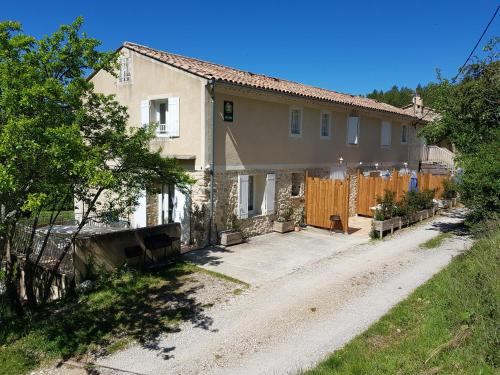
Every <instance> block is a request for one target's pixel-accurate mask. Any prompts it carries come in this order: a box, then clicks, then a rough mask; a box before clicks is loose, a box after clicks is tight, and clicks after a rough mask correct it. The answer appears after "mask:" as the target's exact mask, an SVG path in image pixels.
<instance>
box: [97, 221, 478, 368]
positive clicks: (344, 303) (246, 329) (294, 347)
mask: <svg viewBox="0 0 500 375" xmlns="http://www.w3.org/2000/svg"><path fill="white" fill-rule="evenodd" d="M461 221H462V218H461V217H460V215H450V216H440V217H437V218H436V219H434V220H433V221H432V222H429V223H426V224H421V225H417V226H416V227H413V228H409V229H407V230H403V231H400V232H399V233H398V234H396V235H395V236H393V237H391V238H390V239H388V240H384V241H376V242H374V243H369V244H364V245H357V246H354V247H353V248H352V249H350V250H347V251H344V252H342V253H339V254H336V255H333V256H331V257H327V258H324V259H321V260H319V261H318V262H316V263H314V264H312V265H309V266H307V267H304V268H301V269H299V270H297V271H296V272H294V273H292V274H289V275H286V276H284V277H282V278H280V279H277V280H274V281H272V282H269V283H268V284H265V285H262V286H260V287H258V288H255V287H253V288H250V289H248V290H247V291H245V292H244V293H243V294H242V295H240V296H238V297H237V298H232V299H230V300H229V301H228V302H227V303H222V304H218V305H216V306H214V307H213V308H212V309H210V310H208V311H206V312H205V313H206V314H207V315H209V316H210V318H211V321H212V323H211V325H210V326H209V327H205V328H197V327H193V325H192V324H187V323H186V324H183V325H181V326H180V327H179V328H180V331H179V332H176V333H173V334H168V335H165V336H164V337H163V338H162V339H161V340H160V348H159V349H155V350H151V349H147V348H143V347H141V346H138V345H137V346H133V347H130V348H128V349H126V350H124V351H121V352H118V353H115V354H114V355H112V356H110V357H107V358H102V359H101V360H100V361H99V362H98V364H99V365H104V366H109V367H112V368H115V369H121V370H120V371H111V370H106V369H105V368H102V367H101V368H99V371H100V372H101V373H103V374H108V373H109V374H118V373H123V374H126V373H127V372H129V373H130V372H133V373H139V374H200V373H203V374H235V373H237V374H290V373H295V372H297V371H299V370H301V369H306V368H309V367H311V366H313V365H314V364H316V363H317V362H318V361H320V360H321V359H323V358H324V357H325V356H326V355H328V354H329V353H331V352H332V351H333V350H335V349H336V348H339V347H340V346H342V345H343V344H345V343H346V342H348V341H349V340H350V339H351V338H353V337H354V336H355V335H357V334H359V333H361V332H362V331H364V330H365V329H366V328H368V327H369V326H370V325H371V324H372V323H373V322H375V321H376V320H378V319H379V318H380V317H381V316H382V315H384V314H385V313H386V312H387V311H388V310H389V309H390V308H391V307H393V306H394V305H395V304H397V303H398V302H399V301H401V300H402V299H404V298H405V297H406V296H407V295H408V294H409V293H410V292H412V291H413V290H414V289H415V288H416V287H418V286H419V285H421V284H422V283H424V282H425V281H427V280H428V279H429V278H431V277H432V276H433V275H434V274H435V273H437V272H438V271H439V270H441V269H442V268H443V267H445V266H446V265H447V264H448V263H449V262H450V260H451V259H452V257H453V256H455V255H457V254H459V253H460V252H462V251H464V250H465V249H466V248H468V247H469V246H470V244H471V240H470V239H469V238H467V237H452V238H451V239H449V240H447V241H446V242H445V243H444V244H443V245H442V246H440V247H439V248H435V249H430V250H426V249H422V248H420V247H419V244H421V243H423V242H425V241H426V240H428V239H430V238H432V237H434V236H436V235H437V234H438V233H439V232H438V231H439V230H440V229H443V227H446V226H450V225H453V224H456V223H459V222H461Z"/></svg>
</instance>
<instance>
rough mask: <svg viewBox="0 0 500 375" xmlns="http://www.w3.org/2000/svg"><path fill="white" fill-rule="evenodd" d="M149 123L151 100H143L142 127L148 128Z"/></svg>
mask: <svg viewBox="0 0 500 375" xmlns="http://www.w3.org/2000/svg"><path fill="white" fill-rule="evenodd" d="M149 123H150V119H149V100H141V125H142V126H143V127H146V126H148V125H149Z"/></svg>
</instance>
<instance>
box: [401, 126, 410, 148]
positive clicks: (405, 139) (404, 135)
mask: <svg viewBox="0 0 500 375" xmlns="http://www.w3.org/2000/svg"><path fill="white" fill-rule="evenodd" d="M401 143H402V144H404V145H405V144H406V143H408V125H402V126H401Z"/></svg>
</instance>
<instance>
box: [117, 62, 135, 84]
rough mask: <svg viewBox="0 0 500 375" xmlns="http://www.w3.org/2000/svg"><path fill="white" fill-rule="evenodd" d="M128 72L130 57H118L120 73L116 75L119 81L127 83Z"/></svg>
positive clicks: (129, 75) (129, 78) (129, 76)
mask: <svg viewBox="0 0 500 375" xmlns="http://www.w3.org/2000/svg"><path fill="white" fill-rule="evenodd" d="M131 76H132V75H131V74H130V57H121V58H120V74H119V75H118V81H119V82H120V83H129V82H130V80H131Z"/></svg>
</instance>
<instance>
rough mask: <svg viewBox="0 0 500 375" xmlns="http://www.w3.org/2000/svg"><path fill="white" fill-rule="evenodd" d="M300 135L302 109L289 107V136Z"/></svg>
mask: <svg viewBox="0 0 500 375" xmlns="http://www.w3.org/2000/svg"><path fill="white" fill-rule="evenodd" d="M301 135H302V109H300V108H291V109H290V136H291V137H300V136H301Z"/></svg>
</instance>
